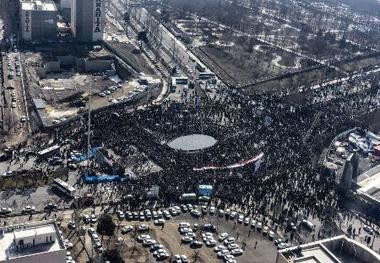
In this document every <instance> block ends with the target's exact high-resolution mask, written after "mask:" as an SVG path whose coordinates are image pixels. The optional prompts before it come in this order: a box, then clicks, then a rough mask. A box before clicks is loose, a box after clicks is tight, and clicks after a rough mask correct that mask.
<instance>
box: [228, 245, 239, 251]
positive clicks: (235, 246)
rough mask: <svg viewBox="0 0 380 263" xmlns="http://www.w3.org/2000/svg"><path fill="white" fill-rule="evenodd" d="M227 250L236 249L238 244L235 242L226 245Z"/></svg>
mask: <svg viewBox="0 0 380 263" xmlns="http://www.w3.org/2000/svg"><path fill="white" fill-rule="evenodd" d="M227 248H228V250H233V249H238V248H239V246H238V245H237V244H236V243H232V244H230V245H228V246H227Z"/></svg>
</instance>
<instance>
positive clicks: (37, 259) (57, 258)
mask: <svg viewBox="0 0 380 263" xmlns="http://www.w3.org/2000/svg"><path fill="white" fill-rule="evenodd" d="M3 262H4V263H5V262H7V263H41V262H44V263H45V262H46V263H47V262H54V263H66V250H58V251H54V252H46V253H40V254H36V255H32V256H26V257H19V258H15V259H8V260H2V261H0V263H3Z"/></svg>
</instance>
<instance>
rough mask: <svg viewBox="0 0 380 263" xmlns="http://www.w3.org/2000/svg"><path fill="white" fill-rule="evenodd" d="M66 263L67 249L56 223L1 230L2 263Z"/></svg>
mask: <svg viewBox="0 0 380 263" xmlns="http://www.w3.org/2000/svg"><path fill="white" fill-rule="evenodd" d="M2 262H8V263H41V262H46V263H48V262H54V263H65V262H66V248H65V246H64V244H63V241H62V237H61V235H60V234H59V231H58V227H57V225H56V224H55V221H53V220H50V221H42V222H36V223H31V224H23V225H14V226H7V227H2V228H0V263H2Z"/></svg>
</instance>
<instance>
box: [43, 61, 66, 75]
mask: <svg viewBox="0 0 380 263" xmlns="http://www.w3.org/2000/svg"><path fill="white" fill-rule="evenodd" d="M44 69H45V72H46V73H49V72H60V71H62V69H61V63H60V62H59V61H49V62H46V63H45V65H44Z"/></svg>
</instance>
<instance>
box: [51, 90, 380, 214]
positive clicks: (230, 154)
mask: <svg viewBox="0 0 380 263" xmlns="http://www.w3.org/2000/svg"><path fill="white" fill-rule="evenodd" d="M351 84H353V83H347V85H346V86H350V85H351ZM340 87H341V84H340V83H338V84H335V88H334V87H333V86H332V85H331V86H329V87H328V88H321V89H314V90H313V91H312V92H306V93H305V94H301V95H302V96H304V98H303V102H302V103H299V104H296V103H293V102H292V100H291V98H289V97H287V96H276V95H268V94H267V95H255V96H248V95H247V94H245V93H244V92H242V91H236V90H231V89H218V90H216V96H214V97H213V98H212V99H211V98H210V97H208V96H201V95H200V94H202V93H201V92H192V93H189V94H193V95H189V96H188V97H186V99H183V100H181V101H172V100H170V99H168V100H165V101H164V102H163V103H162V104H160V105H154V106H149V107H147V108H145V109H143V110H134V111H131V110H130V108H129V107H128V106H126V105H120V106H114V107H113V108H110V109H108V110H103V111H100V112H94V113H93V114H92V121H91V130H92V135H91V144H92V145H103V146H104V147H105V148H106V149H112V151H113V152H114V153H115V154H117V155H118V156H119V157H120V159H127V158H128V156H129V154H130V151H129V150H128V149H130V147H131V146H133V147H135V148H136V149H138V151H140V152H142V153H143V154H144V156H146V158H147V159H150V160H151V161H153V162H154V163H155V164H157V165H158V166H160V167H161V168H162V169H161V170H160V171H157V172H152V173H148V174H145V175H144V176H138V177H137V178H136V179H135V180H133V181H127V182H126V183H123V184H118V185H117V186H115V187H116V188H117V191H115V192H114V195H116V196H118V197H119V198H121V199H122V198H123V196H127V195H128V194H133V195H134V196H136V198H134V199H133V200H129V202H125V203H123V205H124V206H130V207H133V208H142V206H143V205H144V201H145V200H146V198H145V196H146V189H148V188H150V187H151V186H152V185H158V186H159V187H160V198H159V200H157V205H158V206H168V205H171V204H173V203H176V202H178V200H179V197H180V195H181V194H183V193H189V192H195V191H196V187H197V186H198V185H199V184H210V185H212V186H213V187H214V194H213V198H212V202H213V203H215V204H217V205H218V207H224V206H235V207H239V208H240V209H241V210H242V211H244V212H245V213H247V214H256V213H259V214H262V215H267V216H270V217H272V218H273V220H275V221H277V220H280V221H281V220H283V219H284V218H285V217H289V216H294V215H296V214H298V213H299V212H300V211H303V213H305V215H307V216H309V215H312V216H313V217H318V218H326V217H333V216H335V215H334V211H336V209H335V208H336V207H337V203H338V195H337V193H336V178H334V177H331V176H328V175H326V174H324V173H323V172H322V171H323V169H322V168H321V165H320V162H319V156H320V155H321V153H322V151H323V149H324V148H326V147H327V146H328V144H329V143H330V141H331V139H332V138H333V137H334V136H335V135H336V134H338V133H339V132H341V131H343V130H346V129H348V128H352V127H353V126H362V127H365V125H366V123H365V122H364V121H363V119H362V118H361V116H363V115H364V114H365V113H366V112H367V110H368V107H369V106H368V105H369V103H371V107H372V108H376V107H377V105H378V104H377V103H378V101H375V103H374V100H371V101H369V98H370V97H371V94H372V92H373V91H372V90H371V89H368V88H365V87H364V88H362V89H356V90H355V92H352V89H349V88H347V89H342V88H340ZM366 87H367V86H366ZM194 94H197V95H194ZM86 124H87V120H86V119H85V118H84V119H80V120H77V121H75V122H71V123H69V124H67V125H66V126H63V127H62V128H61V129H60V131H59V135H60V140H65V139H67V138H70V139H71V140H72V141H73V143H72V144H71V149H75V150H82V151H83V150H84V149H86V147H87V136H86V132H87V125H86ZM195 133H200V134H206V135H210V136H212V137H214V138H215V139H217V141H218V142H217V144H216V145H214V146H213V147H210V148H207V149H204V150H200V151H196V152H186V151H181V150H174V149H172V148H170V147H169V146H168V145H167V143H168V142H169V141H170V140H172V139H174V138H176V137H178V136H183V135H188V134H195ZM260 153H263V154H264V157H263V163H262V164H261V165H260V167H259V169H258V170H257V169H255V167H256V166H255V165H254V164H251V165H247V166H243V167H238V168H235V169H219V170H208V171H196V170H194V169H193V168H195V167H202V166H208V165H214V166H225V165H230V164H234V163H239V162H242V161H244V160H247V159H250V158H252V157H253V156H256V155H258V154H260ZM127 165H128V164H127ZM130 165H131V166H132V165H133V164H130ZM94 189H96V187H94Z"/></svg>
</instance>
